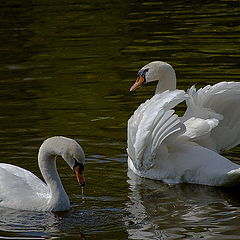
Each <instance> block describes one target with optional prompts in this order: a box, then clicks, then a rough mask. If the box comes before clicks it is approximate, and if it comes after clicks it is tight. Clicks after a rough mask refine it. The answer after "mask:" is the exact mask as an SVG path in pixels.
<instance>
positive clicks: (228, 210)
mask: <svg viewBox="0 0 240 240" xmlns="http://www.w3.org/2000/svg"><path fill="white" fill-rule="evenodd" d="M128 177H129V179H128V183H129V189H130V191H129V195H128V197H129V201H128V202H126V210H127V211H128V212H129V215H127V216H126V218H124V222H125V224H126V226H127V231H128V234H129V238H130V239H149V240H150V239H186V238H187V239H198V238H205V237H213V238H214V236H218V235H219V234H220V235H221V237H222V238H220V239H224V237H229V235H230V236H231V237H232V239H237V238H238V236H239V235H238V232H237V231H236V230H234V227H233V229H232V231H231V226H232V225H234V224H237V222H238V219H237V217H236V215H238V214H239V213H240V210H239V207H240V202H239V200H240V196H239V189H240V188H237V189H236V188H234V189H231V188H230V189H224V188H218V187H209V186H202V185H194V184H177V185H168V184H165V183H162V182H160V181H153V180H149V179H144V178H140V177H138V176H137V175H135V174H134V173H133V172H132V171H131V170H129V171H128ZM230 232H231V234H230Z"/></svg>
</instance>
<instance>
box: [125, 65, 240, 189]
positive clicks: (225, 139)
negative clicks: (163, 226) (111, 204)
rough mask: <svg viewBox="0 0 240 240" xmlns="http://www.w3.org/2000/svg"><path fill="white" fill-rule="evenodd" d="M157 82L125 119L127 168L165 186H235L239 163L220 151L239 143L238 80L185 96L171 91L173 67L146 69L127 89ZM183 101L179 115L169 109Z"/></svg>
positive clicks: (191, 89)
mask: <svg viewBox="0 0 240 240" xmlns="http://www.w3.org/2000/svg"><path fill="white" fill-rule="evenodd" d="M151 81H157V82H158V83H157V88H156V92H155V95H154V96H153V97H152V98H151V99H149V100H147V101H146V102H145V103H143V104H141V105H140V106H139V107H138V109H137V110H136V111H135V112H134V114H133V115H132V117H131V118H130V119H129V120H128V148H127V152H128V166H129V168H130V169H131V170H132V171H133V172H135V173H136V174H138V175H140V176H142V177H146V178H150V179H155V180H162V181H164V182H167V183H183V182H185V183H194V184H203V185H211V186H232V185H238V184H240V165H238V164H235V163H233V162H231V161H230V160H228V159H227V158H225V157H223V156H221V155H220V154H219V152H221V151H224V150H228V149H230V148H232V147H235V146H237V145H238V144H239V143H240V104H239V102H240V82H220V83H217V84H215V85H213V86H211V85H207V86H205V87H204V88H200V89H199V90H198V91H197V90H196V88H195V86H193V87H191V88H190V89H189V90H188V91H187V93H185V92H184V91H183V90H176V75H175V71H174V69H173V67H172V66H171V65H170V64H168V63H166V62H162V61H155V62H151V63H149V64H147V65H145V66H144V67H143V68H142V69H141V70H140V71H139V72H138V75H137V80H136V82H135V83H134V85H133V86H132V87H131V88H130V91H133V90H135V89H136V88H138V87H140V86H142V85H143V84H144V83H146V82H151ZM183 101H186V105H187V109H186V112H185V113H184V115H183V117H179V116H178V115H177V114H175V111H174V110H173V108H174V107H175V106H176V105H178V104H179V103H181V102H183Z"/></svg>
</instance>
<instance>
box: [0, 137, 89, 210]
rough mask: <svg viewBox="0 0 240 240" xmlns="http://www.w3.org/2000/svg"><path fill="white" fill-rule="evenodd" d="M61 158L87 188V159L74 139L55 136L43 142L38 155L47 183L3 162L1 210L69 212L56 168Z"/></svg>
mask: <svg viewBox="0 0 240 240" xmlns="http://www.w3.org/2000/svg"><path fill="white" fill-rule="evenodd" d="M57 156H61V157H62V158H63V159H64V160H65V161H66V162H67V164H68V165H69V166H70V168H71V169H73V171H74V173H75V175H76V178H77V181H78V183H79V184H80V185H81V186H82V187H83V186H84V185H85V180H84V177H83V170H84V162H85V156H84V152H83V150H82V148H81V146H80V145H79V144H78V143H77V142H76V141H75V140H73V139H70V138H66V137H51V138H48V139H47V140H45V141H44V142H43V144H42V145H41V147H40V149H39V153H38V165H39V168H40V171H41V173H42V176H43V178H44V180H45V182H46V183H44V182H43V181H42V180H40V179H39V178H38V177H37V176H35V175H34V174H33V173H31V172H30V171H28V170H25V169H23V168H20V167H17V166H14V165H11V164H6V163H0V207H8V208H13V209H21V210H31V211H65V210H68V209H69V208H70V202H69V198H68V196H67V194H66V192H65V190H64V187H63V185H62V182H61V180H60V177H59V175H58V172H57V168H56V157H57Z"/></svg>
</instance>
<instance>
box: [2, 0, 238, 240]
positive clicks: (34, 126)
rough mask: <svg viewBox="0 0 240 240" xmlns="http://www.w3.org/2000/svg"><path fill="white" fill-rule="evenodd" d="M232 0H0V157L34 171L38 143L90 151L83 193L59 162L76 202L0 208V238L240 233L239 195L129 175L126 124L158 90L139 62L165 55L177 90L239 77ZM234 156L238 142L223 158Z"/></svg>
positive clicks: (235, 3) (181, 236) (170, 236)
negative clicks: (135, 86)
mask: <svg viewBox="0 0 240 240" xmlns="http://www.w3.org/2000/svg"><path fill="white" fill-rule="evenodd" d="M239 22H240V3H239V1H228V0H226V1H224V0H218V1H181V0H179V1H156V0H154V1H119V0H115V1H110V0H104V1H96V0H92V1H77V0H71V1H45V0H42V1H37V0H35V1H34V0H33V1H16V0H11V1H1V3H0V56H1V58H0V124H1V128H0V131H1V135H0V146H1V147H0V161H1V162H7V163H12V164H15V165H18V166H21V167H24V168H26V169H28V170H30V171H32V172H34V173H35V174H37V175H38V176H40V173H39V170H38V167H37V151H38V148H39V146H40V144H41V143H42V141H43V140H44V139H46V138H47V137H50V136H54V135H64V136H68V137H71V138H74V139H76V140H78V141H79V142H80V144H81V145H82V147H83V148H84V150H85V153H86V156H87V159H86V160H87V162H86V171H85V172H86V180H87V186H86V188H85V191H84V195H85V196H84V199H82V198H81V189H80V188H79V187H78V185H77V183H76V180H75V179H74V176H73V174H72V172H71V170H70V169H68V168H67V167H66V164H65V163H64V162H63V161H58V168H59V172H60V174H61V178H62V180H63V183H64V185H65V189H66V191H67V193H68V195H69V197H70V200H71V203H72V208H71V210H70V211H68V212H66V213H61V214H54V213H37V212H27V211H16V210H11V209H0V238H3V239H21V238H22V239H42V238H53V239H54V238H60V239H164V240H165V239H224V240H226V239H229V240H230V239H231V240H233V239H240V234H239V222H240V197H239V195H240V194H239V191H225V190H223V189H219V188H214V187H204V186H194V185H188V184H182V185H176V186H169V185H166V184H163V183H161V182H155V181H151V180H146V179H140V178H138V177H136V176H133V175H132V174H131V173H127V154H126V150H125V149H126V124H127V120H128V118H129V117H130V116H131V114H132V113H133V111H134V110H135V109H136V108H137V106H138V105H139V104H140V103H141V102H143V101H145V100H146V99H147V98H149V97H151V96H152V94H153V91H154V86H146V87H144V88H142V89H139V90H138V91H137V92H136V93H133V94H132V93H131V94H130V93H129V91H128V90H129V87H130V86H131V84H132V83H133V82H134V81H135V77H136V72H137V70H138V69H139V68H140V67H142V66H143V65H144V64H146V63H147V62H150V61H153V60H164V61H167V62H169V63H170V64H172V65H173V66H174V68H175V69H176V71H177V77H178V88H180V89H187V88H188V87H190V86H191V85H193V84H195V83H197V86H198V87H200V86H202V85H205V84H214V83H216V82H218V81H225V80H234V81H239V79H240V77H239V73H240V71H239V67H240V62H239V57H240V49H239V39H240V26H239ZM226 156H228V157H229V158H230V159H231V160H233V161H235V162H238V163H240V148H239V147H238V148H235V149H233V150H232V151H231V152H228V153H227V154H226Z"/></svg>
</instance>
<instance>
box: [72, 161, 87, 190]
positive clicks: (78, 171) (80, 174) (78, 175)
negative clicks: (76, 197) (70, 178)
mask: <svg viewBox="0 0 240 240" xmlns="http://www.w3.org/2000/svg"><path fill="white" fill-rule="evenodd" d="M73 171H74V173H75V176H76V178H77V181H78V183H79V184H80V185H81V186H82V187H84V186H85V185H86V182H85V179H84V176H83V172H82V170H81V168H80V166H76V167H73Z"/></svg>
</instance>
